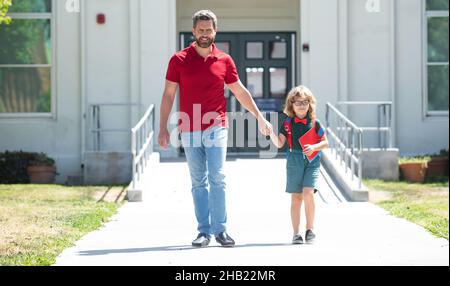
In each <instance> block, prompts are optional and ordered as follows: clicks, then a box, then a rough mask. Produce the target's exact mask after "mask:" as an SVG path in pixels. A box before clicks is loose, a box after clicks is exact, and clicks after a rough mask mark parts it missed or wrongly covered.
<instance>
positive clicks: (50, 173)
mask: <svg viewBox="0 0 450 286" xmlns="http://www.w3.org/2000/svg"><path fill="white" fill-rule="evenodd" d="M27 173H28V176H29V177H30V183H31V184H51V183H53V182H54V181H55V176H56V167H55V166H33V165H31V166H28V167H27Z"/></svg>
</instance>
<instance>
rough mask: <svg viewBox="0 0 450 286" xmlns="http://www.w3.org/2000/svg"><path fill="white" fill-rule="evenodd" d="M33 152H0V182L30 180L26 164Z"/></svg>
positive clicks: (23, 181) (26, 181) (17, 182)
mask: <svg viewBox="0 0 450 286" xmlns="http://www.w3.org/2000/svg"><path fill="white" fill-rule="evenodd" d="M32 158H33V153H30V152H22V151H15V152H9V151H6V152H4V153H0V184H26V183H29V182H30V178H29V177H28V174H27V166H28V164H29V162H30V161H31V159H32Z"/></svg>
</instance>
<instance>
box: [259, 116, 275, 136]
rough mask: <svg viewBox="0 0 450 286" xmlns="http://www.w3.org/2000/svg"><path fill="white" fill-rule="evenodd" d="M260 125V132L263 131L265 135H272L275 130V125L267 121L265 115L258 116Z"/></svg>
mask: <svg viewBox="0 0 450 286" xmlns="http://www.w3.org/2000/svg"><path fill="white" fill-rule="evenodd" d="M258 127H259V132H261V133H262V134H263V135H264V136H270V134H271V133H272V132H273V126H272V124H270V122H269V121H267V120H266V119H265V118H264V117H260V118H258Z"/></svg>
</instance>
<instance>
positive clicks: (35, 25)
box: [0, 19, 52, 65]
mask: <svg viewBox="0 0 450 286" xmlns="http://www.w3.org/2000/svg"><path fill="white" fill-rule="evenodd" d="M0 39H1V48H0V65H1V64H51V63H52V61H51V58H52V45H51V35H50V19H13V20H12V22H11V24H10V25H0Z"/></svg>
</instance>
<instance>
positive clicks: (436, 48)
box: [428, 17, 448, 62]
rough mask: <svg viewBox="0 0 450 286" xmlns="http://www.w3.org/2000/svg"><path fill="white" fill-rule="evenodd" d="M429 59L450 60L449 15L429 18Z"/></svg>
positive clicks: (430, 60) (436, 60)
mask: <svg viewBox="0 0 450 286" xmlns="http://www.w3.org/2000/svg"><path fill="white" fill-rule="evenodd" d="M428 61H429V62H448V17H430V18H428Z"/></svg>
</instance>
